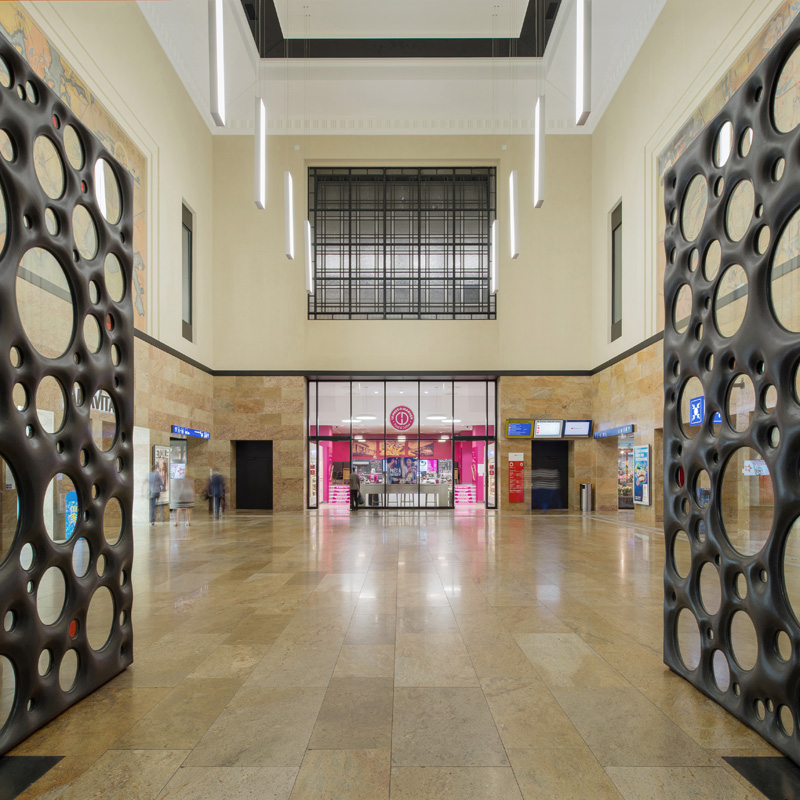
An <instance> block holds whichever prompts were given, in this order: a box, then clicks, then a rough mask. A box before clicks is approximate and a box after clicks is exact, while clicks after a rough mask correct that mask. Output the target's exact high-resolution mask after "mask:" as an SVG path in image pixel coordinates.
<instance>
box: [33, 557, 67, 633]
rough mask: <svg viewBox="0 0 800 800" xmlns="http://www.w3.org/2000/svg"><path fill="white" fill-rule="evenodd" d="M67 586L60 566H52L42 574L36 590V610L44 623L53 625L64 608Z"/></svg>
mask: <svg viewBox="0 0 800 800" xmlns="http://www.w3.org/2000/svg"><path fill="white" fill-rule="evenodd" d="M66 597H67V587H66V583H65V582H64V573H63V572H62V571H61V570H60V569H59V568H58V567H50V568H49V569H48V570H47V571H46V572H45V573H44V575H42V579H41V581H39V586H38V588H37V590H36V611H37V612H38V613H39V619H40V620H41V621H42V624H43V625H52V624H53V623H54V622H56V620H58V618H59V617H60V616H61V612H62V611H63V610H64V601H65V600H66Z"/></svg>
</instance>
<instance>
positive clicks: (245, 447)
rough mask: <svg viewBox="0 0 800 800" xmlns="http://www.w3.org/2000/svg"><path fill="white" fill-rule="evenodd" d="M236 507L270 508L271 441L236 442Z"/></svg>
mask: <svg viewBox="0 0 800 800" xmlns="http://www.w3.org/2000/svg"><path fill="white" fill-rule="evenodd" d="M236 508H244V509H268V510H271V509H272V442H271V441H269V442H268V441H255V442H253V441H250V442H236Z"/></svg>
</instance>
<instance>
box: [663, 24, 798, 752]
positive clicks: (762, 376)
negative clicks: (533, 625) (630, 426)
mask: <svg viewBox="0 0 800 800" xmlns="http://www.w3.org/2000/svg"><path fill="white" fill-rule="evenodd" d="M798 43H800V19H798V20H795V22H794V23H793V24H792V26H791V27H790V28H789V29H788V31H787V32H786V34H785V35H784V36H783V37H782V38H781V39H780V41H779V42H778V43H777V44H776V45H775V46H774V47H773V49H772V50H771V51H770V53H769V54H768V55H767V56H766V57H765V58H764V60H763V61H762V63H761V64H760V65H759V66H758V67H757V68H756V69H755V71H754V72H753V74H752V75H751V76H750V77H749V78H748V79H747V80H746V81H745V83H744V85H743V86H742V87H741V88H740V89H739V91H738V92H737V93H736V94H735V95H734V96H733V98H731V100H730V101H729V102H728V104H727V105H726V106H725V108H724V109H723V110H722V111H721V112H720V113H719V115H718V116H717V117H716V118H715V119H714V120H712V121H711V122H709V124H708V125H707V126H706V128H705V130H704V131H703V132H702V133H700V134H699V136H698V137H697V139H696V140H695V141H694V143H693V144H692V145H691V146H690V147H689V148H688V149H687V150H686V152H685V153H684V154H683V155H682V156H681V158H680V159H679V160H678V162H677V164H676V165H675V167H674V168H672V169H671V170H669V171H668V172H667V174H666V175H665V178H664V181H665V183H664V186H665V209H666V214H667V231H666V238H665V246H666V253H667V261H668V266H667V270H666V274H665V281H664V299H665V305H666V324H665V335H664V535H665V545H666V553H667V557H666V563H665V568H664V588H665V597H664V661H665V663H666V664H667V665H668V666H669V667H670V668H671V669H672V670H674V671H675V672H677V673H678V674H680V675H682V676H683V677H684V678H686V679H687V680H688V681H690V682H691V683H692V684H693V685H694V686H696V687H697V688H698V689H700V690H701V691H702V692H703V693H704V694H706V695H708V697H710V698H712V699H713V700H715V701H716V702H717V703H719V704H720V705H722V706H723V707H724V708H726V709H727V710H728V711H729V712H730V713H731V714H733V715H734V716H736V717H737V718H738V719H740V720H741V721H742V722H744V723H746V724H747V725H749V726H750V727H751V728H753V729H754V730H756V731H757V732H758V733H760V734H761V735H762V736H763V737H764V738H765V739H766V740H767V741H769V742H770V743H771V744H772V745H773V746H774V747H776V748H777V749H778V750H780V751H781V752H782V753H785V754H786V755H787V756H789V757H790V758H792V759H793V760H795V761H798V759H800V747H799V746H798V741H799V740H798V733H797V730H798V699H800V694H799V690H800V651H799V650H798V648H800V625H798V621H797V619H796V618H795V615H794V613H793V612H792V609H791V606H790V603H789V600H788V596H787V591H786V585H785V579H784V572H783V558H784V547H785V545H786V541H787V538H788V535H789V531H790V529H791V527H792V525H793V523H794V522H795V521H796V519H797V517H798V514H799V513H800V500H799V499H798V498H800V404H799V403H798V398H797V397H796V396H795V393H794V389H793V381H794V371H795V370H796V368H797V365H798V361H800V336H799V335H798V334H796V333H790V332H788V331H787V330H786V329H785V328H783V327H782V326H781V325H780V324H779V322H778V320H777V318H776V315H775V312H774V310H773V306H772V302H771V296H770V274H771V273H770V265H771V260H772V255H773V253H774V251H775V248H776V244H777V242H778V239H779V234H780V232H781V231H782V230H783V228H784V226H785V224H786V222H787V220H789V218H790V217H791V216H792V215H793V214H794V212H795V211H797V209H798V208H799V207H800V171H799V170H800V127H796V128H795V129H794V130H793V131H791V132H789V133H779V132H778V131H777V130H776V128H775V126H774V124H773V118H772V112H771V108H772V103H773V98H774V95H775V92H776V87H777V85H778V77H779V73H780V71H781V69H782V67H783V65H784V63H785V62H786V60H787V59H788V58H789V57H790V56H791V54H792V52H793V50H794V48H795V47H796V46H797V45H798ZM727 121H730V122H732V124H733V129H734V134H733V140H732V141H733V152H732V154H731V156H730V159H729V160H728V161H727V163H725V164H724V165H723V166H719V167H718V166H716V165H715V162H714V158H713V148H714V143H715V139H716V137H717V135H718V133H719V132H720V130H721V129H722V127H723V125H724V124H725V123H726V122H727ZM748 128H751V129H752V130H753V143H752V147H751V148H750V150H749V152H748V153H746V154H745V155H742V152H741V151H740V149H739V142H740V138H741V136H742V134H743V133H744V132H745V131H746V130H747V129H748ZM779 157H783V158H785V159H786V170H785V174H784V175H783V177H782V179H781V180H775V179H774V178H773V165H774V164H775V162H776V160H777V159H778V158H779ZM697 175H701V176H703V177H704V178H705V180H706V182H707V186H708V193H707V209H706V213H705V217H704V222H703V224H702V227H701V229H700V232H699V234H698V236H697V238H696V239H695V240H694V241H687V239H686V237H685V236H684V233H683V230H682V226H681V211H682V207H683V203H684V202H685V201H686V194H687V188H688V187H689V184H690V182H691V181H692V179H693V178H694V177H695V176H697ZM720 179H722V180H723V181H724V187H723V186H722V185H721V184H719V183H718V181H719V180H720ZM742 180H749V181H751V182H752V184H753V187H754V191H755V203H754V212H755V213H754V214H753V218H752V220H751V221H750V224H749V227H748V228H747V231H746V233H745V234H744V235H743V236H742V238H741V239H740V240H739V241H734V240H733V239H732V238H731V237H730V236H729V235H728V233H727V230H726V222H725V218H726V209H727V206H728V202H729V200H730V197H731V194H732V193H733V191H734V190H735V189H736V187H737V185H738V184H739V183H740V182H741V181H742ZM717 187H719V190H717ZM764 226H768V227H769V229H770V230H771V232H772V241H771V243H770V246H769V247H768V248H766V251H765V252H764V253H763V254H761V253H759V248H758V247H757V241H758V235H759V233H760V232H761V230H762V228H763V227H764ZM714 241H718V242H719V243H720V245H721V250H722V262H721V268H720V269H719V272H718V273H717V274H716V275H715V276H713V277H712V279H711V280H709V279H707V277H706V274H705V273H704V269H703V268H702V263H703V257H704V255H705V253H706V252H707V249H708V248H709V246H710V245H711V244H712V243H713V242H714ZM694 248H698V250H699V254H700V264H701V266H699V267H694V268H693V266H692V264H693V262H692V260H691V256H692V251H693V250H694ZM732 264H740V265H742V267H743V268H744V270H745V272H746V274H747V279H748V287H749V293H748V300H747V308H746V312H745V316H744V319H743V322H742V325H741V327H740V328H739V330H738V331H737V332H736V333H735V334H734V335H733V336H732V337H730V338H724V337H723V336H722V335H721V334H720V333H719V331H718V330H717V328H716V324H715V318H714V297H715V292H716V290H717V288H718V286H719V283H720V280H721V278H722V276H723V273H724V271H725V267H726V266H728V265H732ZM685 285H688V286H689V287H690V288H691V291H692V303H691V314H690V316H689V318H688V320H687V322H688V328H687V330H686V331H685V332H683V333H679V332H678V328H676V325H675V323H674V319H673V309H674V307H675V303H676V300H677V297H678V293H679V291H680V290H681V288H682V287H683V286H685ZM709 356H713V357H714V361H713V367H711V368H709V362H708V358H709ZM741 374H744V375H747V376H749V378H750V379H751V380H752V382H753V385H754V387H755V397H756V404H755V410H754V412H753V415H752V419H751V421H750V424H749V426H748V427H747V429H746V430H745V431H744V432H741V433H737V432H736V431H735V430H734V428H733V427H732V426H731V424H730V421H729V418H728V413H727V408H726V405H727V398H728V395H729V392H730V390H731V386H732V383H733V382H734V379H735V378H736V376H738V375H741ZM691 378H697V379H698V380H699V381H700V383H701V384H702V391H703V394H704V397H705V416H704V418H703V420H702V425H701V427H700V429H699V432H698V434H697V435H696V436H694V437H689V436H687V435H685V434H684V432H683V430H682V427H681V420H680V403H681V392H682V391H683V390H684V388H685V387H686V386H687V383H688V381H689V380H690V379H691ZM769 386H774V387H776V389H777V398H778V399H777V404H776V406H775V408H774V409H769V408H768V407H767V406H766V404H765V403H764V402H763V398H764V396H765V392H766V390H767V388H768V387H769ZM715 412H721V414H722V422H721V424H714V422H713V417H714V414H715ZM775 426H777V428H778V429H779V430H780V443H779V444H778V445H777V446H772V445H771V444H770V430H771V429H772V428H773V427H775ZM741 447H750V448H753V449H754V450H757V451H758V452H759V453H761V454H762V456H763V458H764V460H765V461H766V464H767V466H768V469H769V474H770V476H771V478H772V484H773V491H774V497H775V502H774V518H773V523H772V528H771V531H770V533H769V537H768V538H767V541H766V543H765V544H764V546H763V547H762V548H761V550H760V551H759V552H757V553H755V554H754V555H749V556H748V555H742V554H741V553H740V552H739V551H737V550H736V549H734V547H733V546H732V543H731V541H730V540H729V539H728V537H727V535H726V533H725V528H724V520H723V507H722V499H721V495H722V481H723V474H724V470H725V468H726V465H727V463H728V462H729V459H731V458H732V457H733V456H734V453H735V452H736V451H737V450H738V449H739V448H741ZM701 470H705V471H706V472H707V473H708V475H709V476H710V486H711V488H710V497H709V499H708V502H707V504H705V503H706V500H705V497H703V498H702V502H699V500H700V495H699V494H698V493H697V492H696V491H695V490H693V487H694V486H695V481H696V479H697V476H698V475H699V474H700V472H701ZM681 531H685V532H686V533H687V534H688V537H689V541H690V544H691V567H690V571H689V574H688V576H687V577H685V578H682V577H681V576H680V574H679V573H678V571H677V569H676V565H675V562H674V557H673V553H674V546H675V541H676V537H677V536H678V534H679V532H681ZM706 564H711V565H713V566H714V568H716V570H718V574H719V578H720V589H721V604H720V607H719V610H718V611H716V613H714V614H711V613H709V611H707V610H706V608H705V607H704V605H703V602H702V598H701V591H700V571H701V569H702V568H703V566H704V565H706ZM740 576H743V577H740ZM737 580H739V581H741V580H744V581H745V582H746V592H744V596H742V594H741V593H739V592H737V590H736V582H737ZM683 610H686V611H687V612H688V613H690V614H691V615H693V616H694V618H695V620H696V621H697V624H698V626H699V633H700V661H699V664H698V665H697V666H696V667H695V668H693V669H692V668H690V665H687V664H686V663H684V660H683V659H682V657H681V651H680V645H679V641H678V636H677V626H678V615H679V614H680V613H681V611H683ZM737 612H743V613H745V614H746V615H747V616H748V617H749V619H750V620H751V622H752V623H753V626H754V629H755V634H756V637H757V642H758V654H757V658H756V662H755V665H754V666H753V667H752V669H744V668H743V667H742V666H741V665H740V663H739V662H738V661H737V659H736V654H735V650H734V646H733V642H732V639H733V637H732V634H731V622H732V619H733V616H734V615H735V614H736V613H737ZM780 631H783V632H784V633H786V634H787V635H788V637H789V639H790V641H791V645H792V652H791V656H790V658H789V659H788V660H786V659H784V658H781V656H780V654H779V651H778V647H777V645H776V637H777V635H778V633H779V632H780ZM717 653H721V656H717V658H718V659H721V658H722V657H724V658H725V660H726V661H727V664H728V666H729V668H730V685H729V686H728V687H727V688H726V689H725V690H723V689H721V688H720V686H718V684H717V682H716V681H715V679H714V667H713V659H714V657H715V655H716V654H717ZM782 706H786V707H787V708H788V709H789V710H790V712H791V715H792V720H793V725H791V726H790V727H792V731H791V733H787V731H786V730H784V728H783V726H782V725H781V724H780V721H779V710H780V709H781V707H782Z"/></svg>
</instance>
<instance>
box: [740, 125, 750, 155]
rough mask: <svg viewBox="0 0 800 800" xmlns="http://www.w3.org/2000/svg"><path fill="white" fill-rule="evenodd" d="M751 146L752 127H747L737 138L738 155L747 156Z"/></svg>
mask: <svg viewBox="0 0 800 800" xmlns="http://www.w3.org/2000/svg"><path fill="white" fill-rule="evenodd" d="M752 146H753V129H752V128H747V129H746V130H745V132H744V133H743V134H742V136H741V138H740V139H739V155H740V156H741V157H742V158H747V154H748V153H749V152H750V148H751V147H752Z"/></svg>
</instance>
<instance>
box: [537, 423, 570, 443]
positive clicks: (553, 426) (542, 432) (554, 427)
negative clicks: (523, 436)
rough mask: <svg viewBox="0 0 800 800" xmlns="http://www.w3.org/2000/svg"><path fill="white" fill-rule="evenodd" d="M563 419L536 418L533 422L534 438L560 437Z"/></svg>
mask: <svg viewBox="0 0 800 800" xmlns="http://www.w3.org/2000/svg"><path fill="white" fill-rule="evenodd" d="M563 426H564V420H563V419H537V420H536V421H535V422H534V424H533V438H534V439H560V438H561V428H562V427H563Z"/></svg>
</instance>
